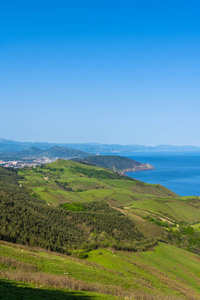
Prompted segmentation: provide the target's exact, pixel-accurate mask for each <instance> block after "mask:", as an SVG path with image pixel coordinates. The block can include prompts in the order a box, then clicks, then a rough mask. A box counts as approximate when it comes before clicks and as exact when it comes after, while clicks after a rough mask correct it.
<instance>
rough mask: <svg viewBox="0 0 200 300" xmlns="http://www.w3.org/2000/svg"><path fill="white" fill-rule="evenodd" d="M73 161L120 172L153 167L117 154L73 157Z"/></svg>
mask: <svg viewBox="0 0 200 300" xmlns="http://www.w3.org/2000/svg"><path fill="white" fill-rule="evenodd" d="M73 161H76V162H80V163H84V164H91V165H94V166H97V167H100V168H105V169H109V170H111V171H113V172H118V173H121V174H123V173H125V172H134V171H142V170H151V169H154V168H153V167H152V166H151V165H149V164H142V163H140V162H138V161H135V160H133V159H131V158H127V157H123V156H117V155H95V156H89V157H86V158H81V159H79V158H75V159H73Z"/></svg>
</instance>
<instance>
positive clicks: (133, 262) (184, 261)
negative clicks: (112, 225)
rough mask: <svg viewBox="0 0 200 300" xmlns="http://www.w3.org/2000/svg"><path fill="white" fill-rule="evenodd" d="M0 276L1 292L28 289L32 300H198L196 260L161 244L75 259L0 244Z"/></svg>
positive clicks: (199, 269) (198, 266)
mask: <svg viewBox="0 0 200 300" xmlns="http://www.w3.org/2000/svg"><path fill="white" fill-rule="evenodd" d="M0 277H1V279H2V280H1V284H0V294H2V292H3V289H5V291H6V292H7V293H12V291H13V292H17V293H18V294H20V292H21V293H23V292H24V293H27V292H28V291H30V292H31V293H32V292H33V298H32V299H36V298H37V297H39V298H40V299H43V298H42V297H44V299H46V298H45V295H49V298H48V299H56V297H57V296H55V295H58V296H59V299H62V297H63V299H64V296H65V297H66V296H67V297H68V298H67V299H79V298H80V299H115V298H114V296H117V295H118V296H121V298H122V299H124V298H125V297H127V298H126V299H134V297H135V299H146V298H145V295H152V296H153V298H150V296H148V298H147V299H167V297H170V299H177V297H178V299H200V279H199V278H200V260H199V256H197V255H194V254H191V253H188V252H185V251H183V250H181V249H178V248H176V247H173V246H171V245H165V244H159V246H157V247H156V248H155V250H154V251H147V252H140V253H126V252H118V251H115V252H113V251H111V250H105V249H102V250H101V249H98V250H93V251H91V252H88V258H87V259H86V260H78V259H75V258H72V257H70V256H64V255H59V254H56V253H51V252H47V251H46V252H44V251H42V250H39V249H31V248H28V247H25V246H18V245H13V244H10V243H5V242H4V243H3V242H1V244H0ZM6 278H7V279H9V280H11V281H5V280H3V279H6ZM13 280H14V281H13ZM22 282H23V283H22ZM96 282H98V284H96ZM16 286H21V287H20V289H16ZM6 287H7V288H8V287H9V290H8V289H7V288H6ZM25 287H26V289H25ZM36 287H40V291H39V290H38V289H37V290H35V288H36ZM10 288H11V290H10ZM66 288H67V289H68V290H66ZM55 289H57V290H55ZM72 289H73V290H79V292H72V291H70V290H72ZM82 290H84V291H87V292H84V293H83V292H81V291H82ZM88 291H90V292H88ZM92 291H93V293H92ZM56 293H57V294H56ZM99 293H102V294H99ZM108 293H110V294H109V296H106V295H105V294H108ZM38 295H39V296H38ZM53 296H54V298H53ZM73 296H74V297H75V296H76V297H77V298H73ZM70 297H71V298H70ZM84 297H85V298H84ZM1 299H2V298H1ZM4 299H6V298H4ZM9 299H12V297H9ZM13 299H14V298H13ZM15 299H22V298H20V297H19V298H15ZM23 299H31V298H23Z"/></svg>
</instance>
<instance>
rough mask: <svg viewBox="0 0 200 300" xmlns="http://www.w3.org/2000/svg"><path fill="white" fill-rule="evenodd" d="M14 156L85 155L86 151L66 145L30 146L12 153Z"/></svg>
mask: <svg viewBox="0 0 200 300" xmlns="http://www.w3.org/2000/svg"><path fill="white" fill-rule="evenodd" d="M12 155H13V156H14V157H33V156H36V157H37V156H48V157H57V158H72V157H80V158H81V157H86V156H88V153H86V152H83V151H80V150H76V149H71V148H67V147H60V146H53V147H51V148H49V149H46V150H41V149H39V148H36V147H32V148H29V149H26V150H23V151H20V152H15V153H14V154H12Z"/></svg>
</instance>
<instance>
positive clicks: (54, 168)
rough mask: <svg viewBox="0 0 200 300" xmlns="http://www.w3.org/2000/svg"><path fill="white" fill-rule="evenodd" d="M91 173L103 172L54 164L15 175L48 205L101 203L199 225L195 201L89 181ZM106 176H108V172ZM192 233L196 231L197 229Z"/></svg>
mask: <svg viewBox="0 0 200 300" xmlns="http://www.w3.org/2000/svg"><path fill="white" fill-rule="evenodd" d="M79 166H81V167H80V171H79V169H78V168H79ZM83 170H84V172H83ZM91 170H93V171H96V172H97V173H98V172H101V171H102V170H103V171H104V172H105V169H101V168H98V167H94V166H88V165H83V164H79V163H76V162H72V161H67V160H58V161H56V162H54V163H51V164H49V165H47V166H46V167H44V168H40V167H37V168H25V169H21V170H20V171H19V175H21V176H23V177H24V180H22V181H21V182H20V183H21V185H23V186H26V187H28V188H29V189H31V190H32V191H33V192H35V193H36V194H37V195H39V196H40V197H41V198H42V199H43V200H45V201H46V202H47V203H48V204H49V205H59V204H61V203H65V202H70V203H72V202H88V201H101V200H105V201H107V203H108V204H110V205H111V206H112V207H115V208H117V207H124V208H125V209H126V211H127V212H130V213H132V214H134V215H138V216H140V217H142V218H146V217H147V216H149V217H153V218H155V219H160V220H163V221H166V222H168V223H169V224H171V225H173V224H175V223H179V222H182V221H184V222H186V223H187V224H192V223H193V224H194V223H199V222H200V199H199V197H191V196H190V197H178V196H177V195H176V194H175V193H173V192H172V191H170V190H168V189H166V188H165V187H163V186H161V185H159V184H146V183H143V182H140V181H137V180H135V181H134V180H132V179H130V180H124V179H123V178H121V179H108V178H97V177H89V176H87V175H86V174H87V172H88V171H91ZM81 172H83V173H84V174H83V173H81ZM106 172H107V174H108V175H109V174H112V172H110V171H108V170H107V171H106ZM108 177H109V176H108ZM56 182H57V183H56ZM64 185H65V186H64ZM63 186H64V188H63ZM143 225H144V224H143ZM195 229H197V230H198V227H195Z"/></svg>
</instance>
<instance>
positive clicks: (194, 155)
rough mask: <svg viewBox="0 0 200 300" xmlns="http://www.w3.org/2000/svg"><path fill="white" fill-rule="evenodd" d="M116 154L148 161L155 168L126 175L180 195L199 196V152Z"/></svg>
mask: <svg viewBox="0 0 200 300" xmlns="http://www.w3.org/2000/svg"><path fill="white" fill-rule="evenodd" d="M109 154H111V153H109ZM112 154H113V153H112ZM117 155H120V156H125V157H129V158H132V159H134V160H137V161H139V162H141V163H149V164H151V165H152V166H153V167H154V168H155V170H148V171H140V172H128V173H127V175H128V176H130V177H132V178H136V179H138V180H141V181H144V182H147V183H154V184H156V183H160V184H161V185H163V186H165V187H167V188H169V189H170V190H172V191H173V192H175V193H176V194H178V195H180V196H190V195H195V196H200V152H195V151H190V152H189V151H187V152H186V151H181V152H173V151H155V152H153V151H151V152H150V151H149V152H148V151H145V152H139V151H138V152H134V153H123V154H122V153H120V154H117Z"/></svg>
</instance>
